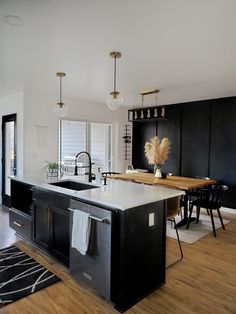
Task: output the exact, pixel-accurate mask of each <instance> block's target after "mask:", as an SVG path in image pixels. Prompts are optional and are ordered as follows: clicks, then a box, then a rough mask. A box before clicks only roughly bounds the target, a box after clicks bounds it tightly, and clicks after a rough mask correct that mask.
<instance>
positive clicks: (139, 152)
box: [132, 121, 157, 172]
mask: <svg viewBox="0 0 236 314" xmlns="http://www.w3.org/2000/svg"><path fill="white" fill-rule="evenodd" d="M133 134H134V138H133V141H132V151H133V153H132V155H133V158H132V164H133V166H134V168H140V169H148V170H149V171H151V172H153V165H150V164H148V161H147V159H146V157H145V153H144V146H145V143H146V142H148V141H149V140H150V139H151V138H152V137H153V136H155V135H157V122H155V121H151V122H148V123H145V122H133Z"/></svg>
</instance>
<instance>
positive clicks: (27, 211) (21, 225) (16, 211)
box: [9, 179, 33, 241]
mask: <svg viewBox="0 0 236 314" xmlns="http://www.w3.org/2000/svg"><path fill="white" fill-rule="evenodd" d="M32 194H33V186H32V185H30V184H25V183H22V182H20V181H16V180H14V179H11V208H9V226H10V227H11V228H12V229H14V230H15V231H16V233H17V235H18V236H20V237H23V238H25V239H26V240H28V241H31V240H32V211H33V204H32V202H33V196H32Z"/></svg>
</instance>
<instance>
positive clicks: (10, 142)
mask: <svg viewBox="0 0 236 314" xmlns="http://www.w3.org/2000/svg"><path fill="white" fill-rule="evenodd" d="M16 173H17V171H16V114H11V115H7V116H3V117H2V203H3V204H4V205H6V206H8V207H10V206H11V185H10V183H11V181H10V179H9V176H12V175H16Z"/></svg>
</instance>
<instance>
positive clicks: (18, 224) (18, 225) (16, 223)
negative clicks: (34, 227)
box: [13, 221, 23, 227]
mask: <svg viewBox="0 0 236 314" xmlns="http://www.w3.org/2000/svg"><path fill="white" fill-rule="evenodd" d="M13 223H14V225H16V226H17V227H22V226H23V224H20V223H19V222H17V221H13Z"/></svg>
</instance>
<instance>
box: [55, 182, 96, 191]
mask: <svg viewBox="0 0 236 314" xmlns="http://www.w3.org/2000/svg"><path fill="white" fill-rule="evenodd" d="M49 184H51V185H56V186H59V187H61V188H65V189H69V190H75V191H82V190H89V189H96V188H98V187H99V186H94V185H90V184H85V183H81V182H75V181H70V180H67V181H59V182H53V183H49Z"/></svg>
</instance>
